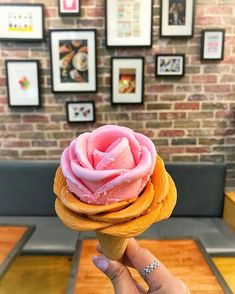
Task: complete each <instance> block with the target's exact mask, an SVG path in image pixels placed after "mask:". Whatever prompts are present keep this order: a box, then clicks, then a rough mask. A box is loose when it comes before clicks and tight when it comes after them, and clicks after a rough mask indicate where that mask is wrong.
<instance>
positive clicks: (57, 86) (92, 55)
mask: <svg viewBox="0 0 235 294" xmlns="http://www.w3.org/2000/svg"><path fill="white" fill-rule="evenodd" d="M96 35H97V32H96V30H95V29H61V30H50V31H49V37H50V56H51V58H50V61H51V77H52V92H53V93H87V92H92V93H95V92H97V46H96ZM60 41H61V42H62V43H63V42H64V45H66V44H67V45H69V46H72V47H71V48H72V51H74V53H75V54H74V57H75V55H78V53H82V54H83V56H84V55H86V58H85V60H86V61H85V62H84V61H83V69H81V68H80V67H81V64H82V63H81V58H78V59H77V60H80V63H79V64H80V65H79V66H77V67H79V69H81V71H79V70H78V69H77V68H75V66H74V62H73V60H72V59H71V60H70V63H71V64H70V65H68V67H67V68H65V69H66V70H70V69H71V70H77V73H76V72H75V71H74V77H73V78H74V79H75V80H73V78H72V77H71V75H70V78H69V77H68V79H67V80H68V82H64V80H66V75H64V76H63V74H64V73H63V72H62V71H63V67H61V65H60V63H61V61H62V58H64V57H65V56H66V54H67V53H68V54H69V53H71V51H69V50H70V49H68V52H64V53H63V52H62V53H61V52H60V51H61V48H60ZM73 41H74V42H80V43H81V44H80V45H73ZM66 42H67V43H66ZM54 43H55V44H56V45H55V44H54ZM57 45H58V46H57ZM67 45H66V46H67ZM61 46H62V45H61ZM75 46H78V47H75ZM89 46H90V47H89ZM89 50H90V51H89ZM65 51H66V49H65ZM88 51H89V54H87V53H88ZM60 58H61V59H60ZM89 64H92V68H88V66H89ZM84 65H85V66H86V67H84ZM70 73H71V72H70ZM70 73H67V76H68V75H69V74H70ZM76 79H77V80H76ZM61 80H62V82H61ZM76 81H77V82H76Z"/></svg>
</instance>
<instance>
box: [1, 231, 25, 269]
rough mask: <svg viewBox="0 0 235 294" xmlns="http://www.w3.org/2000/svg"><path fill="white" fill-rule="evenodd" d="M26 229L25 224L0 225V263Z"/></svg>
mask: <svg viewBox="0 0 235 294" xmlns="http://www.w3.org/2000/svg"><path fill="white" fill-rule="evenodd" d="M27 230H28V227H26V226H20V227H16V226H0V264H1V263H3V262H4V260H5V258H6V257H7V256H8V254H9V253H10V252H11V251H12V249H13V248H14V247H15V246H16V244H17V243H18V241H19V240H20V239H21V238H22V236H23V235H24V234H25V232H26V231H27Z"/></svg>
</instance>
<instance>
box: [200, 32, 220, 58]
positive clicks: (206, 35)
mask: <svg viewBox="0 0 235 294" xmlns="http://www.w3.org/2000/svg"><path fill="white" fill-rule="evenodd" d="M224 36H225V30H224V29H214V30H212V29H210V30H202V42H201V43H202V44H201V59H202V60H222V59H223V58H224Z"/></svg>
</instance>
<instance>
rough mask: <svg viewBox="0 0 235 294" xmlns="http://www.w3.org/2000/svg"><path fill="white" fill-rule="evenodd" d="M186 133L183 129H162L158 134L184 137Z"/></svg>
mask: <svg viewBox="0 0 235 294" xmlns="http://www.w3.org/2000/svg"><path fill="white" fill-rule="evenodd" d="M184 134H185V133H184V131H183V130H161V131H160V132H159V134H158V135H159V136H160V137H183V136H184Z"/></svg>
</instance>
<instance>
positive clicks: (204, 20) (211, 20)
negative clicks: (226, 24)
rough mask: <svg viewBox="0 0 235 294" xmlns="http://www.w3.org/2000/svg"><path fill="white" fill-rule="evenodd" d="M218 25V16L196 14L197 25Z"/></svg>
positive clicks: (219, 21)
mask: <svg viewBox="0 0 235 294" xmlns="http://www.w3.org/2000/svg"><path fill="white" fill-rule="evenodd" d="M215 24H217V25H220V24H221V18H220V17H219V16H217V17H216V16H198V17H197V25H202V26H207V25H215Z"/></svg>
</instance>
